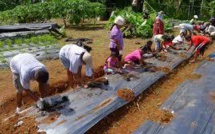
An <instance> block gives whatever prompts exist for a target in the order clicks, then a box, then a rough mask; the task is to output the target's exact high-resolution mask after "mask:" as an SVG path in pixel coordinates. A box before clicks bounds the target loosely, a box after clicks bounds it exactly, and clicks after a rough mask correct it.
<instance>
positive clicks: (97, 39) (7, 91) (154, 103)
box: [0, 21, 214, 134]
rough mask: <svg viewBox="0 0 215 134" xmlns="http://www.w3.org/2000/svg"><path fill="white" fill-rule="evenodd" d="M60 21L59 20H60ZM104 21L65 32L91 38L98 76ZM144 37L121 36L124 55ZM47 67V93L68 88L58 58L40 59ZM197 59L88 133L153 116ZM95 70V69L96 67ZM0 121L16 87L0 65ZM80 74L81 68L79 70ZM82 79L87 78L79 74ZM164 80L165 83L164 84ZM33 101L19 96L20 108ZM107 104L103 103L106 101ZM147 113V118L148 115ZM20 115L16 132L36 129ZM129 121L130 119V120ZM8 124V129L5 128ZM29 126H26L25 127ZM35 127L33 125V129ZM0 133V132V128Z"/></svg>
mask: <svg viewBox="0 0 215 134" xmlns="http://www.w3.org/2000/svg"><path fill="white" fill-rule="evenodd" d="M60 23H62V21H60ZM105 23H106V22H102V23H101V24H99V25H96V26H94V27H90V28H88V27H85V28H82V29H79V28H68V29H67V30H66V34H67V36H68V37H73V38H80V35H81V37H86V38H90V39H93V43H92V44H91V46H92V47H93V51H92V52H91V54H92V56H93V67H94V69H97V68H99V70H100V71H98V73H96V77H99V76H102V75H103V74H104V72H103V69H102V67H101V65H103V64H104V61H105V60H106V58H107V57H108V56H109V54H110V51H109V48H108V44H109V33H108V30H106V29H103V27H104V25H103V24H105ZM63 41H64V39H61V41H60V43H61V44H65V43H63ZM136 41H139V42H141V43H140V44H135V42H136ZM146 41H147V40H142V39H138V38H137V39H124V42H125V51H124V55H126V54H128V53H130V52H131V51H133V50H135V49H137V48H139V47H140V46H142V45H143V44H145V42H146ZM213 46H214V44H213V45H211V46H209V48H208V49H207V50H206V52H205V55H208V54H209V53H212V52H213V49H212V48H213ZM43 63H44V64H45V66H46V67H47V69H48V71H49V72H50V80H49V83H50V89H51V94H57V93H59V92H65V91H66V89H67V90H68V88H67V87H68V80H67V72H66V69H64V67H63V65H62V64H61V62H60V61H59V60H49V61H43ZM199 63H200V62H198V61H197V62H196V63H193V64H186V65H185V64H184V65H181V67H180V68H179V69H176V70H175V71H174V72H170V73H169V75H168V76H166V77H165V78H164V79H162V80H161V81H160V82H158V83H156V84H154V85H153V86H152V87H150V88H149V89H148V90H147V91H145V92H144V93H142V94H141V95H140V96H139V97H138V98H136V99H135V100H134V101H132V102H131V103H129V104H128V105H126V106H124V107H122V108H120V109H119V110H117V111H115V112H114V113H112V114H110V115H109V116H108V117H106V118H105V119H104V120H102V121H100V122H99V123H98V124H97V125H95V126H94V127H93V128H92V129H91V130H90V131H89V132H88V133H94V134H96V133H99V134H102V133H110V134H111V133H114V134H115V133H122V134H127V133H131V132H132V131H133V130H135V129H136V128H137V127H139V126H140V125H141V124H142V123H143V122H144V121H145V120H147V119H149V120H153V118H154V116H150V115H151V114H152V113H154V112H155V111H159V110H158V107H159V106H160V105H161V104H162V103H163V102H164V101H165V100H166V99H167V98H168V97H169V96H170V95H171V93H172V92H173V91H174V90H175V88H176V87H177V86H178V85H179V84H181V83H182V82H183V81H184V80H186V79H188V77H186V76H187V75H189V74H190V73H191V72H192V70H193V69H194V68H196V67H197V66H198V65H199ZM96 72H97V71H96ZM0 74H1V75H0V81H1V84H0V123H2V120H3V119H5V118H7V117H9V116H11V115H12V114H14V112H15V108H16V99H15V98H16V90H15V88H14V85H13V83H12V75H11V71H10V70H9V69H0ZM83 74H84V72H83ZM83 78H84V79H85V80H89V78H86V77H83ZM167 83H168V84H167ZM31 90H33V91H34V92H35V93H36V94H37V95H38V96H39V95H40V94H39V93H38V85H37V83H36V82H32V83H31ZM33 103H34V102H33V101H32V99H31V98H29V97H28V96H26V95H24V96H23V105H22V109H25V108H28V107H30V106H32V105H33ZM106 105H107V104H106ZM150 117H151V118H150ZM26 119H27V121H25V119H23V121H24V123H23V125H22V126H23V127H22V126H20V127H18V128H16V130H15V131H16V132H17V133H24V132H26V133H27V132H28V131H30V132H29V133H36V130H37V128H36V127H35V126H36V124H35V123H36V122H35V120H34V117H29V119H28V118H26ZM17 120H18V119H16V118H14V120H11V122H10V123H9V124H7V123H4V124H0V130H1V131H3V133H6V134H8V133H15V131H14V130H13V131H11V130H10V129H14V128H13V127H11V126H14V125H15V124H16V123H17ZM25 122H27V124H28V125H27V127H24V126H25V125H24V124H25ZM131 122H132V123H131ZM2 127H3V128H2ZM5 128H8V129H5ZM29 128H30V130H29ZM34 128H35V129H34ZM0 133H2V132H0Z"/></svg>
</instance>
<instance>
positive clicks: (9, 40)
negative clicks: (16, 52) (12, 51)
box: [4, 39, 13, 47]
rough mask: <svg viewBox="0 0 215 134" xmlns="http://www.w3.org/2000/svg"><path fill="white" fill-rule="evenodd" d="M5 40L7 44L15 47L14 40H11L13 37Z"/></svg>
mask: <svg viewBox="0 0 215 134" xmlns="http://www.w3.org/2000/svg"><path fill="white" fill-rule="evenodd" d="M4 42H5V44H7V45H8V46H9V47H13V43H12V40H11V39H6V40H5V41H4Z"/></svg>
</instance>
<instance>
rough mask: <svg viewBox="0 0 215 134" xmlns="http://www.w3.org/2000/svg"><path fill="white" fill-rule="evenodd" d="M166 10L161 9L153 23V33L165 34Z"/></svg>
mask: <svg viewBox="0 0 215 134" xmlns="http://www.w3.org/2000/svg"><path fill="white" fill-rule="evenodd" d="M163 16H164V12H163V11H160V12H159V13H158V16H157V17H156V19H155V21H154V24H153V35H154V36H155V35H158V34H164V23H163Z"/></svg>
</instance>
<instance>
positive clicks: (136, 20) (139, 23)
mask: <svg viewBox="0 0 215 134" xmlns="http://www.w3.org/2000/svg"><path fill="white" fill-rule="evenodd" d="M118 15H120V16H122V17H123V18H125V20H126V25H132V28H131V30H132V32H130V31H126V32H125V33H124V34H125V35H126V36H133V37H142V38H147V37H152V33H153V32H152V27H153V22H154V19H155V17H156V14H155V13H153V14H150V18H149V19H143V16H142V14H141V13H136V12H133V11H132V9H131V8H125V9H123V10H115V11H114V14H113V16H111V17H110V19H109V21H108V24H107V27H109V28H110V27H111V25H112V24H113V22H114V19H115V18H116V16H118ZM167 21H168V19H165V31H166V32H170V31H171V26H170V25H169V23H167Z"/></svg>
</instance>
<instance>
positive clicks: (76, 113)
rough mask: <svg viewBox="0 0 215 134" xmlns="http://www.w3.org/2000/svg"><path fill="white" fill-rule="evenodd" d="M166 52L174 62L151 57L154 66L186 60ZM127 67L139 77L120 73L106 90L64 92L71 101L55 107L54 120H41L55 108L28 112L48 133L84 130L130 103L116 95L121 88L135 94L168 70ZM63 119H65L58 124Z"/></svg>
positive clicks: (170, 65)
mask: <svg viewBox="0 0 215 134" xmlns="http://www.w3.org/2000/svg"><path fill="white" fill-rule="evenodd" d="M165 55H166V56H167V57H168V58H171V59H173V60H171V62H167V61H162V62H155V61H154V60H155V59H153V58H152V59H151V60H148V62H150V63H151V64H153V65H154V66H160V67H166V66H168V68H169V69H170V71H171V70H172V69H173V68H174V67H176V66H177V65H178V64H180V63H181V62H182V61H183V60H185V59H182V58H181V57H179V56H176V55H174V54H170V53H166V54H165ZM189 56H191V55H189ZM189 56H188V57H189ZM127 71H130V73H131V74H133V75H135V76H137V77H138V78H139V79H135V80H131V81H129V82H128V81H127V80H125V79H124V78H123V77H122V76H121V75H119V74H115V75H109V76H108V79H109V83H110V85H109V86H107V87H106V90H104V89H100V88H93V89H79V90H74V91H69V92H67V93H63V94H61V95H60V96H61V97H62V96H68V98H69V101H68V102H66V103H63V104H61V105H60V108H59V107H56V109H55V110H54V111H57V112H58V113H60V116H59V117H58V119H57V120H56V121H54V122H53V123H51V124H43V123H41V120H42V118H45V117H47V116H49V114H51V113H52V112H42V113H41V112H38V110H37V109H35V108H31V109H30V110H29V112H28V113H31V114H30V115H29V116H31V115H34V116H35V115H36V116H37V121H38V122H39V125H38V127H39V130H40V131H45V132H46V133H57V132H59V131H61V132H62V133H84V132H86V131H87V130H88V129H89V128H91V127H92V126H93V125H95V124H96V123H97V122H98V121H100V120H101V119H103V118H104V117H106V116H107V115H108V114H110V113H111V112H113V111H115V110H117V109H118V108H120V107H122V106H124V105H125V104H127V103H128V101H126V100H123V99H121V98H120V97H118V96H117V94H116V92H117V91H118V90H119V89H123V88H128V89H132V91H133V93H134V95H135V97H136V96H138V95H139V94H140V93H142V92H143V91H144V90H146V89H147V88H148V87H149V86H150V85H152V84H153V83H154V82H156V81H157V80H158V79H160V78H162V77H163V76H165V72H161V71H157V72H147V71H146V70H145V69H144V68H138V69H135V70H127ZM60 96H55V97H54V98H56V99H57V98H59V97H60ZM86 100H88V101H86ZM44 113H45V114H44ZM62 121H63V123H60V125H57V124H59V122H62Z"/></svg>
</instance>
